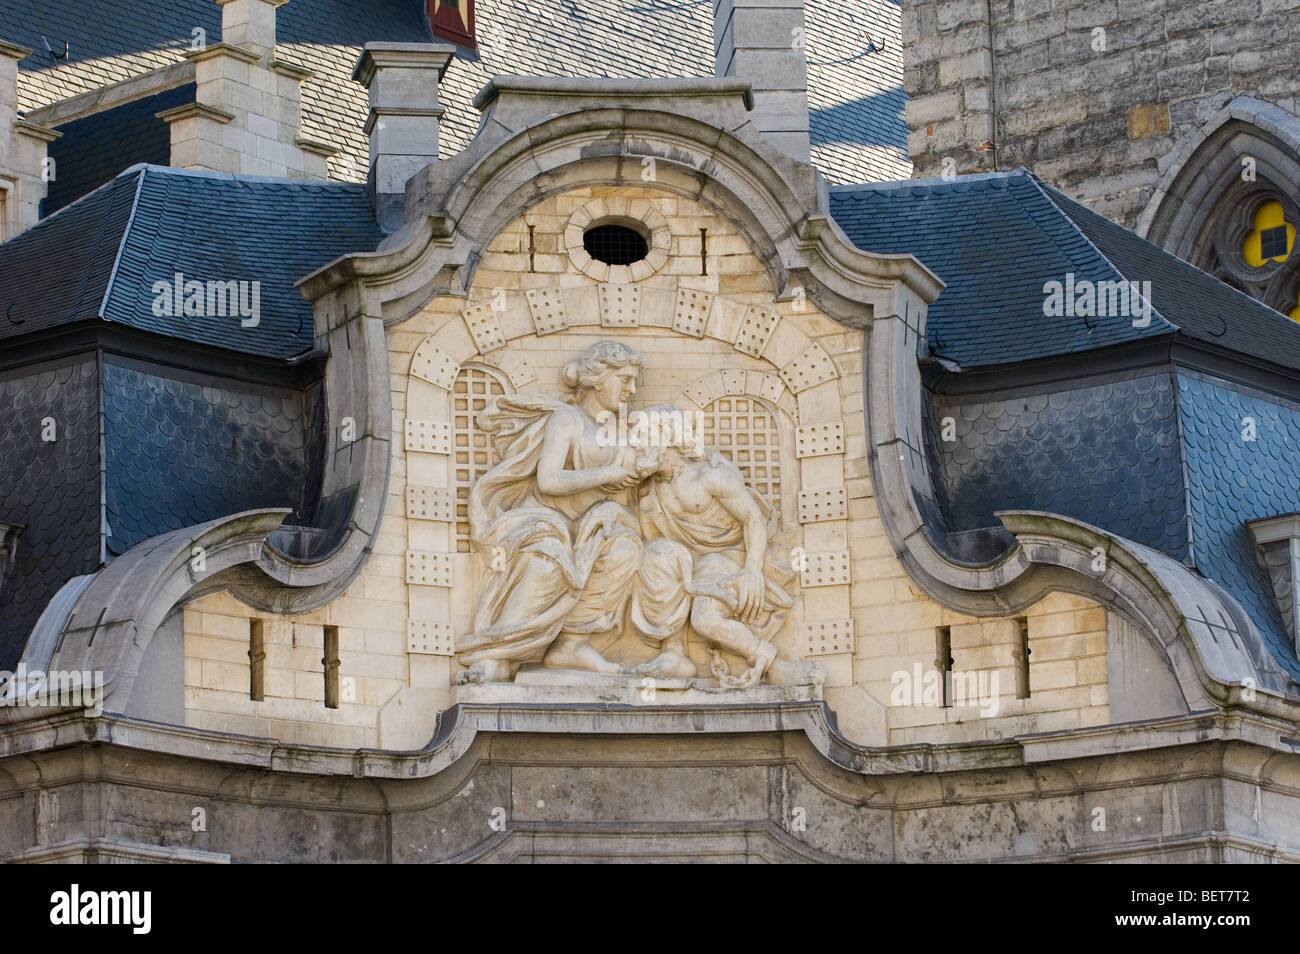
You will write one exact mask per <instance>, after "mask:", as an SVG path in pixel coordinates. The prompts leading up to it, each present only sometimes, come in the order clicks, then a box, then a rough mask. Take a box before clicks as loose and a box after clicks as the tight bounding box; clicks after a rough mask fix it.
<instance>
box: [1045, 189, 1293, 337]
mask: <svg viewBox="0 0 1300 954" xmlns="http://www.w3.org/2000/svg"><path fill="white" fill-rule="evenodd" d="M1043 186H1044V187H1045V188H1046V189H1048V190H1050V191H1051V192H1055V193H1056V194H1057V195H1059V196H1060V197H1061V198H1063V199H1064V200H1065V201H1066V202H1069V203H1070V204H1071V205H1074V206H1078V208H1080V209H1081V210H1083V211H1084V212H1086V213H1088V214H1090V215H1094V216H1096V217H1097V218H1099V219H1102V220H1103V221H1105V222H1106V223H1108V224H1110V225H1113V226H1115V227H1117V228H1121V229H1123V228H1124V226H1122V225H1120V224H1119V223H1118V222H1112V221H1111V220H1110V219H1108V218H1106V216H1104V215H1102V214H1101V213H1100V212H1097V211H1096V210H1094V209H1090V208H1088V206H1086V205H1084V204H1083V203H1082V202H1079V201H1078V200H1077V199H1072V198H1071V197H1070V196H1068V195H1066V194H1065V193H1064V192H1061V191H1060V190H1059V189H1057V188H1055V187H1054V186H1051V185H1048V184H1047V183H1043ZM1066 217H1067V218H1069V217H1070V216H1069V213H1068V212H1067V213H1066ZM1071 221H1073V220H1071ZM1076 227H1077V226H1076ZM1125 231H1126V232H1129V233H1130V234H1131V235H1132V237H1133V238H1135V239H1137V240H1138V241H1139V242H1143V243H1144V244H1146V245H1149V246H1150V247H1151V248H1152V249H1154V250H1155V251H1156V252H1159V253H1160V254H1161V255H1163V256H1165V257H1166V258H1168V259H1169V260H1170V261H1171V262H1177V263H1178V264H1179V265H1181V266H1184V267H1186V268H1190V269H1193V270H1195V271H1197V272H1200V273H1201V274H1202V275H1205V276H1207V277H1209V278H1211V279H1213V280H1214V281H1216V282H1218V283H1219V284H1220V285H1222V286H1223V287H1224V288H1226V289H1228V290H1229V291H1230V292H1232V294H1234V295H1236V296H1237V297H1239V298H1241V299H1243V300H1244V301H1245V302H1248V303H1249V304H1251V305H1253V306H1255V307H1258V308H1264V309H1265V310H1267V311H1269V312H1271V313H1272V314H1273V315H1276V316H1277V317H1279V318H1281V319H1282V320H1283V321H1291V320H1292V319H1291V318H1288V317H1287V316H1286V315H1285V314H1283V313H1282V312H1280V311H1278V310H1277V309H1276V308H1273V307H1272V306H1270V305H1267V304H1265V303H1264V302H1262V301H1260V300H1259V299H1258V298H1255V297H1254V296H1252V295H1249V294H1247V293H1246V292H1244V291H1242V290H1241V289H1240V288H1237V287H1236V286H1234V285H1231V284H1229V283H1228V282H1225V281H1223V280H1222V279H1220V278H1218V277H1216V276H1214V275H1211V274H1210V273H1209V272H1207V271H1204V270H1203V269H1200V268H1197V267H1196V266H1195V265H1193V264H1192V263H1191V262H1189V261H1187V260H1186V259H1183V258H1179V257H1178V256H1177V255H1175V254H1174V253H1173V252H1170V251H1169V250H1168V249H1165V248H1162V247H1161V246H1159V245H1157V244H1156V243H1155V242H1152V241H1151V240H1150V239H1148V238H1146V237H1145V236H1142V235H1138V234H1137V233H1136V232H1134V231H1133V230H1132V229H1125ZM1270 317H1271V316H1270ZM1170 324H1171V325H1172V324H1173V322H1172V321H1171V322H1170ZM1174 327H1175V328H1177V329H1178V330H1179V331H1180V332H1181V331H1183V327H1182V326H1181V325H1174ZM1184 333H1185V332H1184Z"/></svg>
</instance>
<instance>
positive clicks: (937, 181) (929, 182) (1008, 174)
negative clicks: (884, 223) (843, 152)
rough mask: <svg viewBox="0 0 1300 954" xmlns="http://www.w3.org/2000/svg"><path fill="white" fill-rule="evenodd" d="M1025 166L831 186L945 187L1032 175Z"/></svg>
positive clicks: (878, 189)
mask: <svg viewBox="0 0 1300 954" xmlns="http://www.w3.org/2000/svg"><path fill="white" fill-rule="evenodd" d="M1032 175H1033V174H1032V173H1031V172H1029V170H1028V169H1026V168H1025V167H1024V166H1020V167H1018V168H1016V169H1012V170H1010V171H1007V170H1001V169H1000V170H998V171H996V172H972V173H968V174H966V175H960V176H953V177H952V178H948V179H945V178H944V177H943V176H930V177H928V178H925V179H886V180H883V181H881V182H842V183H839V184H838V185H832V186H831V187H830V191H831V192H847V191H848V190H850V189H863V190H868V191H871V192H899V191H902V190H903V189H913V188H927V189H928V188H936V187H938V188H943V187H949V188H951V187H953V186H956V185H962V184H965V183H967V182H991V181H994V180H1000V179H1003V180H1005V179H1014V178H1018V177H1021V176H1032Z"/></svg>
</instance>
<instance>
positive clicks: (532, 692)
mask: <svg viewBox="0 0 1300 954" xmlns="http://www.w3.org/2000/svg"><path fill="white" fill-rule="evenodd" d="M454 691H455V696H456V701H457V702H461V703H480V704H486V705H498V704H512V705H517V704H521V703H522V704H533V705H547V704H555V703H566V704H571V703H597V704H599V703H604V704H606V705H630V706H652V705H654V706H679V705H711V706H716V705H720V704H721V705H725V704H728V703H736V704H742V705H754V704H756V703H773V702H818V701H820V700H821V698H822V694H821V687H819V686H754V687H753V688H751V689H720V688H718V687H717V685H716V683H715V682H714V681H713V680H712V679H708V678H699V677H697V678H695V679H647V678H643V677H641V676H627V675H618V676H606V675H601V674H599V673H594V672H585V671H583V670H579V669H546V668H544V667H541V666H538V667H525V668H523V669H521V670H520V671H519V674H518V675H517V676H516V677H515V681H514V682H489V683H484V684H481V685H469V686H457V687H456V688H455V690H454Z"/></svg>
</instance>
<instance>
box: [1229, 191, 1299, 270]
mask: <svg viewBox="0 0 1300 954" xmlns="http://www.w3.org/2000/svg"><path fill="white" fill-rule="evenodd" d="M1294 245H1295V226H1294V225H1293V224H1292V223H1290V222H1288V221H1287V220H1286V213H1285V212H1284V211H1283V209H1282V203H1281V202H1265V203H1264V204H1263V205H1261V206H1260V207H1259V211H1257V212H1256V213H1255V227H1254V229H1252V230H1251V232H1250V234H1249V235H1247V236H1246V241H1245V242H1244V243H1243V244H1242V246H1241V253H1242V255H1244V256H1245V257H1246V263H1247V264H1248V265H1250V266H1251V267H1252V268H1260V267H1261V266H1263V265H1266V264H1267V263H1269V262H1285V261H1286V259H1287V256H1288V255H1290V254H1291V249H1292V247H1293V246H1294Z"/></svg>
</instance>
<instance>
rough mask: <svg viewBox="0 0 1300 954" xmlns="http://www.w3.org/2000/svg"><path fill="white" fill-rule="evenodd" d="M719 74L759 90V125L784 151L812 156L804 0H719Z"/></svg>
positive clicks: (756, 114)
mask: <svg viewBox="0 0 1300 954" xmlns="http://www.w3.org/2000/svg"><path fill="white" fill-rule="evenodd" d="M713 52H714V59H715V62H716V64H717V67H716V69H715V72H716V73H717V75H718V76H734V77H735V78H736V79H739V80H744V81H745V82H747V83H749V85H750V88H751V89H752V90H753V91H754V111H753V112H752V113H751V114H750V118H751V119H752V120H753V122H754V125H755V126H757V127H758V130H759V132H761V133H763V135H765V136H766V137H767V138H768V139H769V140H770V141H771V143H772V145H774V146H776V147H777V148H778V149H780V150H781V151H782V152H784V153H786V154H787V155H790V156H793V157H794V158H795V159H799V160H802V161H803V162H807V161H808V160H809V144H808V65H807V61H806V59H805V57H804V22H803V0H713Z"/></svg>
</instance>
